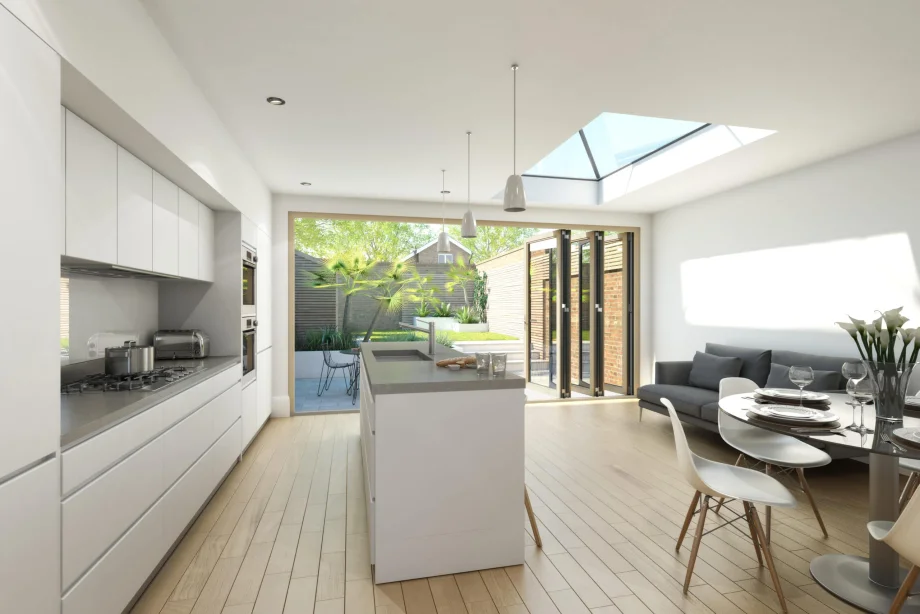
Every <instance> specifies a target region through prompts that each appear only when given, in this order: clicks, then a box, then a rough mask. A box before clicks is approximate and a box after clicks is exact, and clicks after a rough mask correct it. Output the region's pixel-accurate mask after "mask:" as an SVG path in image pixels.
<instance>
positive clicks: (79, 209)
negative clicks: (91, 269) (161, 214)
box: [64, 111, 118, 263]
mask: <svg viewBox="0 0 920 614" xmlns="http://www.w3.org/2000/svg"><path fill="white" fill-rule="evenodd" d="M65 130H66V143H67V146H66V152H65V154H64V155H65V164H66V171H65V206H66V249H67V255H68V256H74V257H76V258H86V259H87V260H97V261H99V262H110V263H116V262H118V146H117V145H116V144H115V142H114V141H112V140H111V139H109V138H107V137H106V136H105V135H103V134H102V133H101V132H99V131H98V130H96V129H95V128H93V127H92V126H90V125H89V124H87V123H86V122H85V121H83V120H82V119H80V118H79V117H77V116H76V115H74V114H73V113H71V112H70V111H67V114H66V126H65Z"/></svg>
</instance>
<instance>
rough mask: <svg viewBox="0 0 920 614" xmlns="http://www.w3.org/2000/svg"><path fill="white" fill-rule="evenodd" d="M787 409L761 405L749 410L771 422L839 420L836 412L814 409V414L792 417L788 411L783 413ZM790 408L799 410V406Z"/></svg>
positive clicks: (799, 422)
mask: <svg viewBox="0 0 920 614" xmlns="http://www.w3.org/2000/svg"><path fill="white" fill-rule="evenodd" d="M788 409H790V408H789V407H787V406H785V405H763V406H761V407H753V408H751V410H750V411H751V413H753V414H754V415H755V416H757V417H759V418H762V419H764V420H771V421H773V422H786V423H793V424H830V423H832V422H837V420H839V418H838V417H837V414H832V413H830V412H826V411H815V415H814V416H811V417H808V418H802V417H793V416H790V415H789V414H788V413H785V412H786V410H788ZM792 409H794V410H799V409H801V408H799V407H793V408H792ZM806 409H807V408H806ZM775 412H776V413H775Z"/></svg>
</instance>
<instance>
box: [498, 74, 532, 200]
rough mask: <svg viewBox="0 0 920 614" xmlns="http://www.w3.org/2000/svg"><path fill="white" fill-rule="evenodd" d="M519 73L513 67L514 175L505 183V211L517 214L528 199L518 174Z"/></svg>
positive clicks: (522, 181)
mask: <svg viewBox="0 0 920 614" xmlns="http://www.w3.org/2000/svg"><path fill="white" fill-rule="evenodd" d="M517 71H518V65H517V64H512V65H511V72H512V74H513V75H514V114H513V117H514V130H513V134H514V154H513V155H514V166H513V167H512V170H513V173H512V174H511V176H509V177H508V181H507V182H505V205H504V208H505V211H509V212H512V213H517V212H519V211H525V210H526V209H527V197H526V195H525V194H524V180H523V179H522V178H521V176H520V175H518V174H517Z"/></svg>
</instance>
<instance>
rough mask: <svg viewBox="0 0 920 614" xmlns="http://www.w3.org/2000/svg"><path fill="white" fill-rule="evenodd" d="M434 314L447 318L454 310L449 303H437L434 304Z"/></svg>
mask: <svg viewBox="0 0 920 614" xmlns="http://www.w3.org/2000/svg"><path fill="white" fill-rule="evenodd" d="M434 315H436V316H437V317H439V318H449V317H451V316H453V315H454V310H453V308H452V307H451V306H450V303H438V304H437V305H435V308H434Z"/></svg>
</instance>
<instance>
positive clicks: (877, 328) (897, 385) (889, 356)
mask: <svg viewBox="0 0 920 614" xmlns="http://www.w3.org/2000/svg"><path fill="white" fill-rule="evenodd" d="M902 309H903V307H898V308H897V309H889V310H888V311H886V312H884V313H881V312H879V313H881V315H880V316H879V317H878V318H877V319H875V320H872V321H869V322H866V321H865V320H857V319H855V318H852V317H851V318H850V321H849V322H837V325H838V326H839V327H840V328H842V329H843V330H845V331H846V332H847V333H849V334H850V337H852V338H853V341H854V342H855V343H856V349H858V350H859V355H860V357H861V358H862V359H863V362H864V363H865V364H866V368H867V369H868V371H869V375H868V376H867V379H868V380H869V383H870V384H871V385H872V389H873V393H874V396H875V415H876V417H877V418H879V419H880V420H886V421H892V422H896V421H899V420H903V419H904V402H905V399H906V398H907V384H908V381H909V380H910V376H911V372H912V371H913V368H914V365H915V364H916V363H917V356H918V354H920V338H918V329H916V328H904V324H906V323H907V321H908V319H907V318H905V317H904V316H902V315H901V310H902ZM898 346H900V348H899V347H898Z"/></svg>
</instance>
